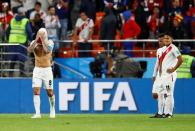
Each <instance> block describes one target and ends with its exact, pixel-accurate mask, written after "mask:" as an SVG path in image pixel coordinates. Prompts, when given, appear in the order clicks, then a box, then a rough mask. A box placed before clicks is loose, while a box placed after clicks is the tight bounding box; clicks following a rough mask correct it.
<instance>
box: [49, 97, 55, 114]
mask: <svg viewBox="0 0 195 131" xmlns="http://www.w3.org/2000/svg"><path fill="white" fill-rule="evenodd" d="M49 103H50V112H51V109H54V110H55V95H53V96H52V97H49Z"/></svg>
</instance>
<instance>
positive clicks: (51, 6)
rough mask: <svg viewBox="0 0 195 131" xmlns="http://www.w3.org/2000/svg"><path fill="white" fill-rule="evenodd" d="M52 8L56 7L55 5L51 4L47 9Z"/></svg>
mask: <svg viewBox="0 0 195 131" xmlns="http://www.w3.org/2000/svg"><path fill="white" fill-rule="evenodd" d="M51 8H55V7H54V6H53V5H50V6H49V7H48V8H47V9H48V10H50V9H51Z"/></svg>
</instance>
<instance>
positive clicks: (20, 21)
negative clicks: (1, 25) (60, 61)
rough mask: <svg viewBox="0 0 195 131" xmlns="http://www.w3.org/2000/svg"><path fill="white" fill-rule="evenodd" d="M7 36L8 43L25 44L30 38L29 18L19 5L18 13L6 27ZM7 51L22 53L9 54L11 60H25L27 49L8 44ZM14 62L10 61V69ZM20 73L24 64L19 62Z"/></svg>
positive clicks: (22, 71)
mask: <svg viewBox="0 0 195 131" xmlns="http://www.w3.org/2000/svg"><path fill="white" fill-rule="evenodd" d="M7 36H8V38H9V40H8V42H9V43H19V44H22V45H26V43H27V42H28V40H30V41H31V40H32V29H31V26H30V23H29V20H28V19H27V18H26V17H25V9H24V8H23V7H20V8H19V9H18V14H17V15H16V16H15V17H14V18H12V19H11V22H10V25H9V26H8V28H7ZM7 52H16V53H21V54H23V55H10V56H9V57H8V58H7V59H9V60H11V61H21V62H23V63H24V62H25V61H26V58H25V57H24V56H25V55H27V51H26V49H25V48H23V47H21V46H8V48H7ZM14 65H15V63H11V65H10V69H14ZM20 73H21V75H22V76H23V75H24V66H23V65H21V64H20ZM10 75H11V76H13V72H10Z"/></svg>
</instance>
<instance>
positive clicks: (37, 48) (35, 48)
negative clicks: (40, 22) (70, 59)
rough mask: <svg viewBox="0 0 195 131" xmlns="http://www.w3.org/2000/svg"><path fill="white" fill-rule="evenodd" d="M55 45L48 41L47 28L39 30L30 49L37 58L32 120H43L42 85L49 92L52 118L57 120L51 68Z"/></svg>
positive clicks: (34, 75) (34, 73)
mask: <svg viewBox="0 0 195 131" xmlns="http://www.w3.org/2000/svg"><path fill="white" fill-rule="evenodd" d="M53 47H54V43H53V41H52V40H48V37H47V31H46V29H45V28H41V29H39V31H38V33H37V36H36V39H35V40H33V41H32V42H31V44H30V46H29V47H28V51H29V52H33V53H34V56H35V68H34V70H33V80H32V81H33V85H32V86H33V90H34V107H35V112H36V113H35V115H33V116H32V118H41V114H40V89H41V87H42V83H43V84H44V88H45V89H46V91H47V95H48V97H49V102H50V118H55V96H54V92H53V73H52V68H51V61H52V49H53Z"/></svg>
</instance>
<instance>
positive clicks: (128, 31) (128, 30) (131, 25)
mask: <svg viewBox="0 0 195 131" xmlns="http://www.w3.org/2000/svg"><path fill="white" fill-rule="evenodd" d="M123 18H124V24H123V39H134V38H137V37H138V36H139V34H140V32H141V29H140V27H139V25H138V24H137V23H136V21H135V17H134V16H133V15H132V14H131V12H130V11H125V12H123ZM133 45H134V43H132V42H124V49H125V50H128V51H125V54H126V55H128V56H133V54H132V52H131V51H132V49H133Z"/></svg>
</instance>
